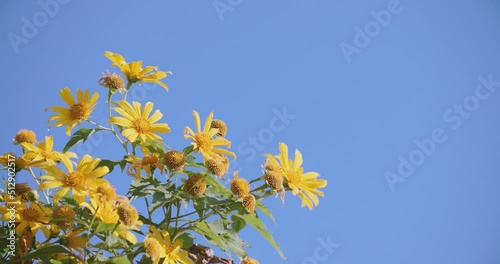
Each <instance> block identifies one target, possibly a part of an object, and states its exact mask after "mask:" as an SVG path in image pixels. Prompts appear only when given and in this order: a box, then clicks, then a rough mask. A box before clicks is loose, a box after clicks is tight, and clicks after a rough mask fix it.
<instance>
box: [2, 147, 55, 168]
mask: <svg viewBox="0 0 500 264" xmlns="http://www.w3.org/2000/svg"><path fill="white" fill-rule="evenodd" d="M12 161H14V168H15V171H16V172H19V171H20V170H27V169H28V166H29V165H31V166H34V165H32V164H30V162H29V161H28V160H26V159H25V158H23V157H17V156H15V155H14V153H12V152H9V153H5V154H3V155H2V156H0V164H2V165H3V166H5V167H12ZM40 163H45V162H44V161H42V162H40Z"/></svg>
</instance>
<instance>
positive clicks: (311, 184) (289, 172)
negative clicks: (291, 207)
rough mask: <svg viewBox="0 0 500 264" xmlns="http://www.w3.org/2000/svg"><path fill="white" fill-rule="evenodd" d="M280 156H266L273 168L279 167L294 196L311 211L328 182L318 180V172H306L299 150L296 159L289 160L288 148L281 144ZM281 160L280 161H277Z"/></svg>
mask: <svg viewBox="0 0 500 264" xmlns="http://www.w3.org/2000/svg"><path fill="white" fill-rule="evenodd" d="M279 148H280V154H279V155H277V156H272V155H271V154H265V156H266V157H267V158H268V159H269V162H270V163H271V165H272V166H273V167H279V168H280V170H281V173H282V174H283V178H284V180H285V182H286V183H287V184H288V187H290V189H291V190H292V194H293V195H298V196H299V197H300V199H301V200H302V207H304V206H307V207H308V208H309V209H310V210H312V209H313V207H314V206H318V204H319V199H318V195H319V196H323V195H324V194H323V192H322V191H319V190H318V189H319V188H323V187H325V186H326V184H327V181H326V180H324V179H317V178H318V177H319V174H318V173H317V172H306V173H304V168H302V167H301V165H302V154H301V153H300V151H299V150H297V149H296V150H295V159H294V160H289V159H288V146H287V145H286V144H285V143H279ZM276 159H278V160H279V163H278V161H277V160H276Z"/></svg>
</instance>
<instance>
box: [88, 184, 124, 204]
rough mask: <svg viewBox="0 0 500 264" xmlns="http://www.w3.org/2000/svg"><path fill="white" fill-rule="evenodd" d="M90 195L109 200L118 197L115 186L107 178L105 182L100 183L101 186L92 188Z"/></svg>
mask: <svg viewBox="0 0 500 264" xmlns="http://www.w3.org/2000/svg"><path fill="white" fill-rule="evenodd" d="M89 197H94V198H98V199H101V200H107V201H116V200H117V199H118V195H116V191H115V188H114V187H113V186H112V185H111V183H109V182H108V181H106V180H104V182H103V183H101V184H99V186H97V187H95V188H91V189H90V191H89Z"/></svg>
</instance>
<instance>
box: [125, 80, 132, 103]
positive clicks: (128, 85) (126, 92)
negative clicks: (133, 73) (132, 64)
mask: <svg viewBox="0 0 500 264" xmlns="http://www.w3.org/2000/svg"><path fill="white" fill-rule="evenodd" d="M131 86H132V82H131V81H127V87H125V95H124V96H123V100H125V101H127V94H128V90H129V89H130V87H131Z"/></svg>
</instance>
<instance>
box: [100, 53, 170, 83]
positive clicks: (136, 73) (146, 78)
mask: <svg viewBox="0 0 500 264" xmlns="http://www.w3.org/2000/svg"><path fill="white" fill-rule="evenodd" d="M104 56H106V57H107V58H108V59H110V60H111V62H113V66H118V67H119V68H120V70H121V71H122V73H123V74H125V76H126V77H127V80H128V81H129V82H131V83H136V82H141V81H142V82H152V83H156V84H158V85H160V86H161V87H163V88H165V90H167V91H168V86H167V85H166V84H165V83H163V82H161V81H160V80H161V79H163V78H165V77H167V74H172V72H170V71H168V72H165V71H158V68H157V67H154V66H146V68H144V69H143V68H142V61H133V62H130V63H127V62H126V61H125V59H124V58H123V56H122V55H120V54H118V53H113V52H109V51H106V52H104ZM152 71H154V72H152Z"/></svg>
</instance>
